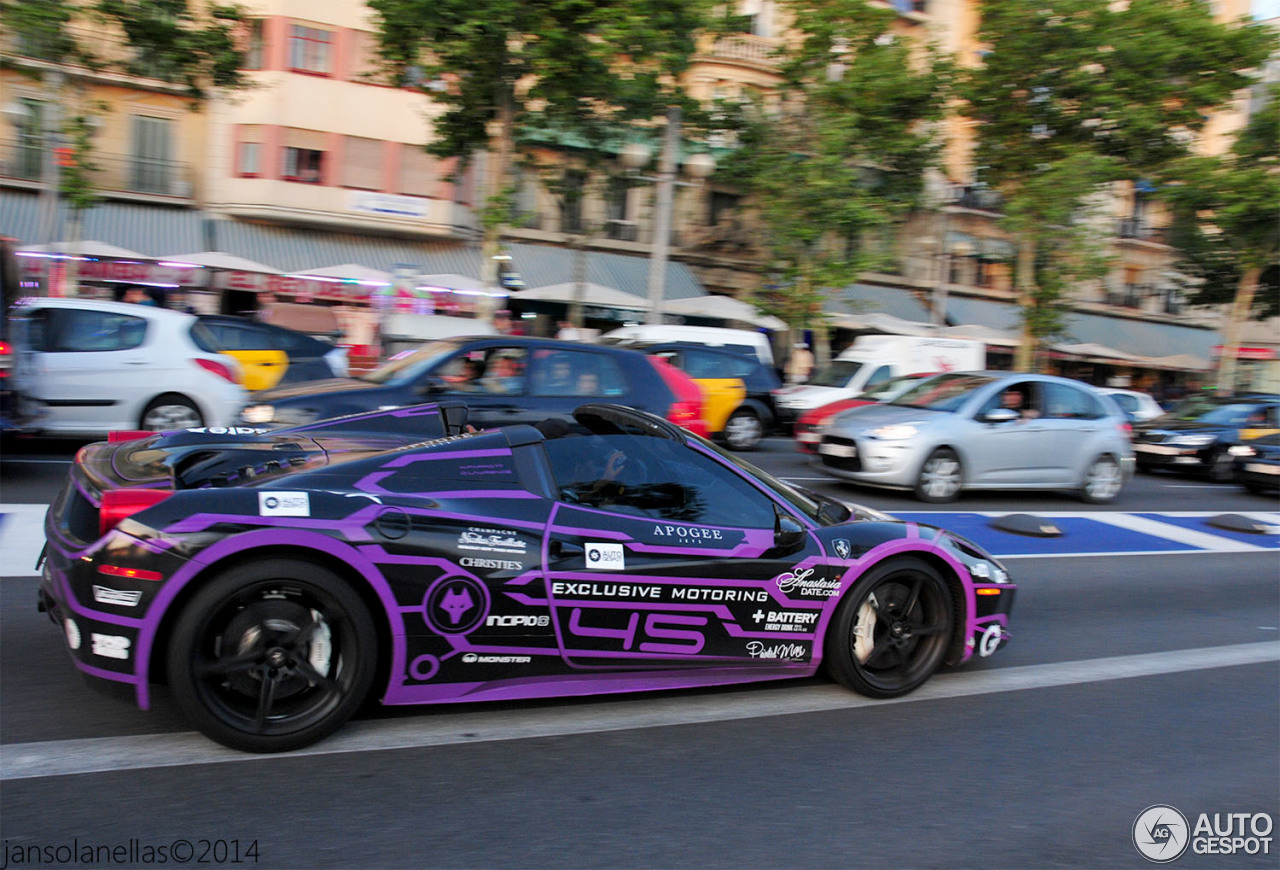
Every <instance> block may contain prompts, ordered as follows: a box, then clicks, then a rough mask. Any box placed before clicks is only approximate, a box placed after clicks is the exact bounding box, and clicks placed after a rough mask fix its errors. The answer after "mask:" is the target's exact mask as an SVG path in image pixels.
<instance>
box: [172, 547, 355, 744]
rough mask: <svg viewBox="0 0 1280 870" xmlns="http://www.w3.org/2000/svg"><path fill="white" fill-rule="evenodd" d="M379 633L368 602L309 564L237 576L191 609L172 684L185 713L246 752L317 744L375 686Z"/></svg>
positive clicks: (175, 649)
mask: <svg viewBox="0 0 1280 870" xmlns="http://www.w3.org/2000/svg"><path fill="white" fill-rule="evenodd" d="M376 660H377V633H376V630H375V628H374V624H373V619H372V617H370V615H369V610H368V608H367V607H365V605H364V602H363V601H361V599H360V596H359V595H358V594H357V593H356V592H355V590H354V589H352V588H351V586H349V585H348V584H347V583H346V582H344V581H343V580H342V578H340V577H339V576H338V575H336V574H334V573H333V572H332V571H329V570H327V569H325V568H322V567H320V566H319V565H315V564H312V563H310V562H302V561H294V560H285V559H274V560H267V561H262V562H254V563H251V564H247V565H242V566H240V567H238V568H233V569H231V570H229V571H227V572H225V573H223V574H221V575H219V576H217V577H215V578H214V579H213V580H212V581H211V582H209V583H208V584H207V585H205V586H204V588H202V589H201V590H200V591H199V592H198V593H196V595H195V596H194V597H193V598H192V599H191V600H190V601H189V602H187V603H186V605H185V606H184V607H183V608H182V611H181V613H180V615H179V617H178V621H177V622H176V623H175V625H174V629H173V634H172V640H171V642H170V644H169V650H168V662H167V664H168V674H169V683H170V686H171V688H172V692H173V697H174V700H175V701H176V703H177V705H178V707H179V709H181V710H182V712H183V713H184V714H185V715H186V716H187V718H188V719H190V720H191V722H192V724H194V725H195V726H196V728H198V729H199V730H200V731H201V732H202V733H203V734H204V735H205V736H207V737H209V738H211V739H213V740H216V741H217V742H219V743H222V744H224V745H226V746H230V747H232V748H234V749H242V750H245V751H248V752H284V751H287V750H290V749H298V748H300V747H303V746H307V745H309V744H312V743H315V742H316V741H317V740H320V739H322V738H324V737H326V736H328V735H329V734H331V733H333V732H334V731H335V730H337V729H338V728H339V727H340V726H341V725H342V724H343V723H344V722H346V721H347V719H349V718H350V717H351V715H352V714H353V713H355V711H356V709H357V708H358V707H359V706H360V704H361V703H362V702H363V701H364V699H365V697H366V696H367V695H368V693H369V689H370V687H371V686H372V684H373V675H374V669H375V662H376Z"/></svg>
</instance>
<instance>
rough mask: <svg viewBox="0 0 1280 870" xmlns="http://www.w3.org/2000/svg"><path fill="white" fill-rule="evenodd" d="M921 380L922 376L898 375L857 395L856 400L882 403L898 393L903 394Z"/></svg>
mask: <svg viewBox="0 0 1280 870" xmlns="http://www.w3.org/2000/svg"><path fill="white" fill-rule="evenodd" d="M923 378H924V376H923V375H898V376H897V377H896V378H889V380H887V381H884V382H883V383H880V384H877V385H876V386H874V387H872V388H871V389H869V390H867V391H866V392H865V393H862V394H861V395H859V396H858V398H859V399H867V400H869V401H872V402H883V401H884V400H885V399H892V398H893V397H894V396H896V395H898V393H901V392H904V391H905V390H906V389H907V387H909V386H911V385H912V384H914V383H916V382H917V381H919V380H923Z"/></svg>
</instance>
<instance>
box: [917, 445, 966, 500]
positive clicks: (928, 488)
mask: <svg viewBox="0 0 1280 870" xmlns="http://www.w3.org/2000/svg"><path fill="white" fill-rule="evenodd" d="M963 483H964V469H963V468H961V467H960V457H959V456H956V454H955V451H954V450H952V449H950V448H949V447H939V448H938V449H937V450H935V451H933V452H932V453H930V454H929V458H928V459H926V460H925V461H924V465H922V466H921V467H920V476H919V478H917V479H916V498H918V499H920V500H921V501H927V502H933V503H935V504H940V503H942V502H949V501H955V499H956V496H958V495H960V487H961V485H962V484H963Z"/></svg>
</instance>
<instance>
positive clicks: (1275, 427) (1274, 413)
mask: <svg viewBox="0 0 1280 870" xmlns="http://www.w3.org/2000/svg"><path fill="white" fill-rule="evenodd" d="M1276 431H1280V396H1274V395H1261V394H1250V395H1247V396H1196V397H1193V398H1189V399H1184V400H1183V401H1182V402H1181V403H1180V404H1179V405H1178V406H1177V407H1176V408H1174V409H1173V410H1172V411H1170V412H1169V413H1168V414H1165V415H1164V416H1163V417H1157V418H1156V419H1155V420H1152V421H1150V422H1149V423H1142V424H1140V425H1137V426H1134V427H1133V451H1134V455H1135V457H1136V458H1137V462H1138V470H1139V471H1153V470H1155V469H1161V468H1167V469H1170V470H1174V471H1193V472H1199V473H1202V474H1207V475H1208V476H1209V477H1210V479H1212V480H1215V481H1220V482H1226V481H1230V480H1232V479H1233V478H1234V476H1235V469H1234V466H1235V457H1233V456H1232V455H1231V448H1232V447H1233V446H1234V445H1238V444H1240V443H1241V442H1242V441H1246V440H1249V439H1251V438H1257V437H1259V436H1261V435H1265V434H1269V433H1271V432H1276Z"/></svg>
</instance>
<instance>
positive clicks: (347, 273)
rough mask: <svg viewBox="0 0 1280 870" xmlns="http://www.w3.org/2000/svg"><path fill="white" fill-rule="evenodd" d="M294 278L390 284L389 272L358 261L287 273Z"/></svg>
mask: <svg viewBox="0 0 1280 870" xmlns="http://www.w3.org/2000/svg"><path fill="white" fill-rule="evenodd" d="M289 274H290V276H291V277H295V278H332V279H334V280H338V281H356V282H358V283H360V284H390V283H391V277H392V276H391V273H390V272H384V271H382V270H381V269H374V268H372V267H370V266H361V265H360V264H359V263H343V264H342V265H341V266H322V267H320V268H318V269H299V270H298V271H296V272H290V273H289Z"/></svg>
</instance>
